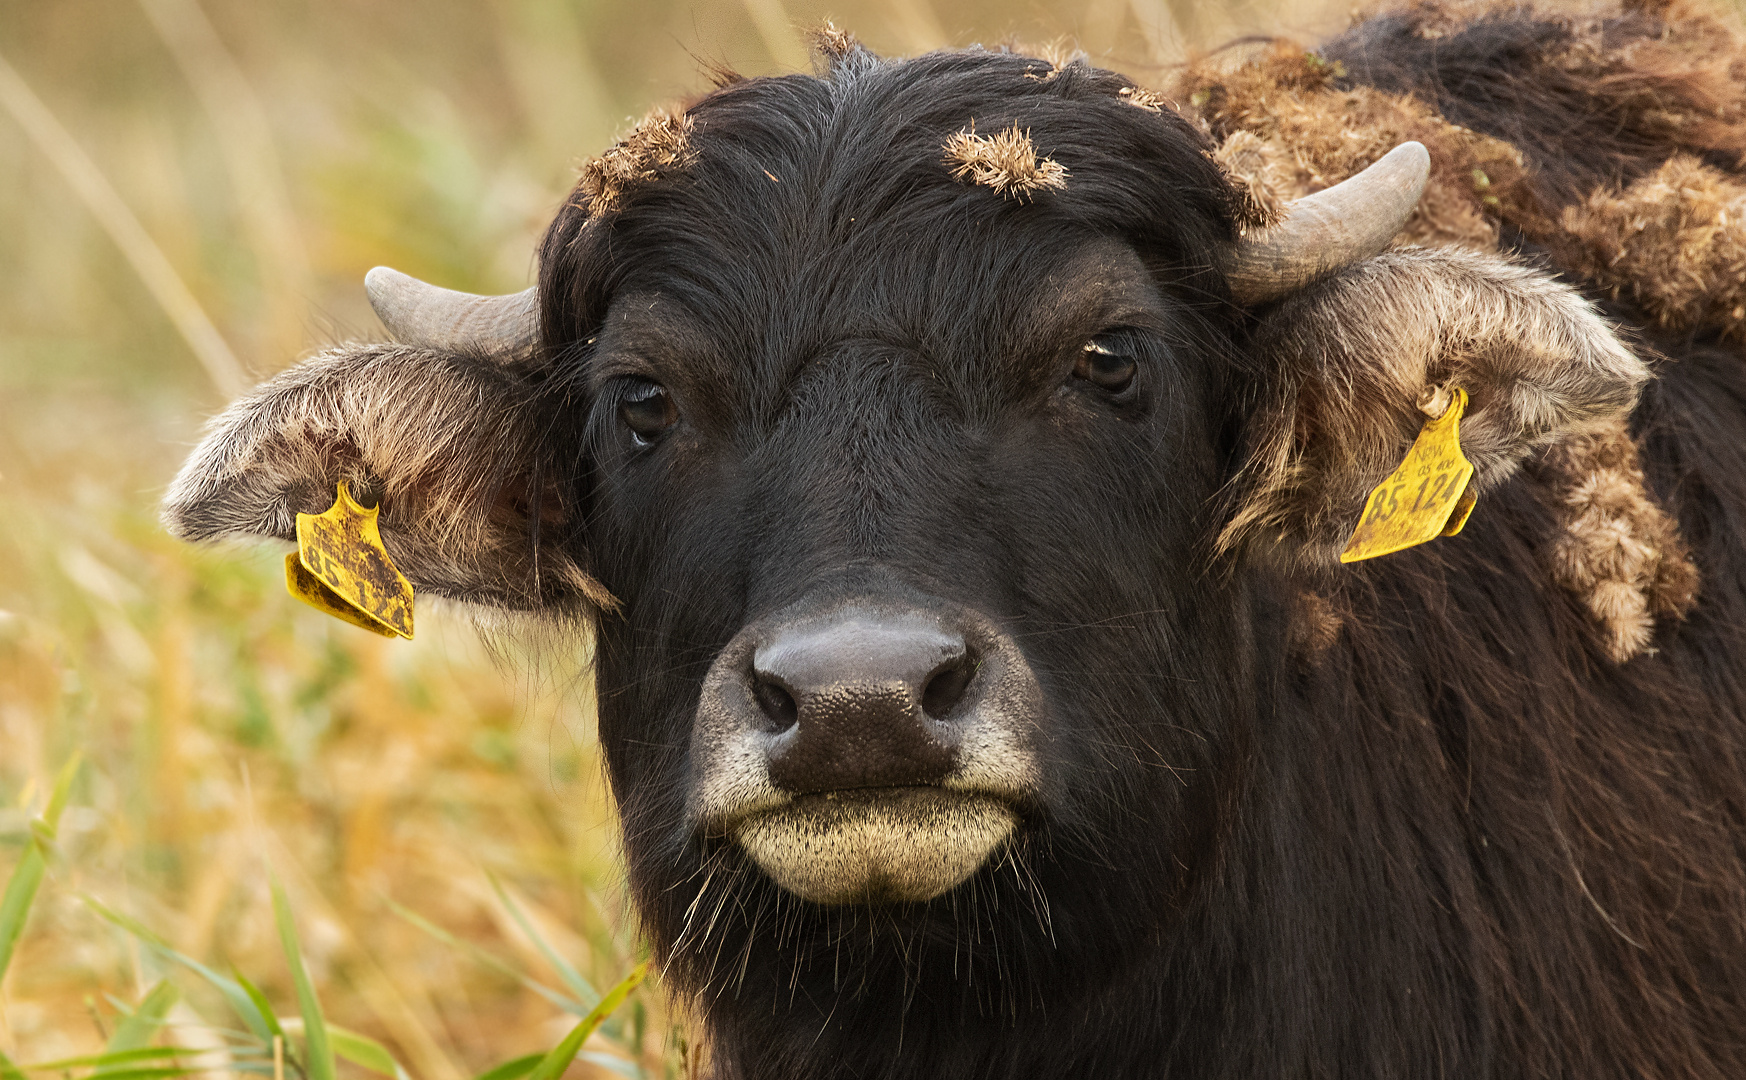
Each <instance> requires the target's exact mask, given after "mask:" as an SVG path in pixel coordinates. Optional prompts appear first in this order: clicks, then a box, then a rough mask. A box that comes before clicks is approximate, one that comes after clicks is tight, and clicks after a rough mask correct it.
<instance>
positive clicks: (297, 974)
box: [272, 878, 334, 1080]
mask: <svg viewBox="0 0 1746 1080" xmlns="http://www.w3.org/2000/svg"><path fill="white" fill-rule="evenodd" d="M272 890H273V921H274V922H276V923H278V924H279V944H280V946H281V947H282V948H283V949H284V950H285V962H286V963H287V964H289V965H290V967H291V982H292V983H293V984H294V985H295V986H296V987H297V1009H298V1011H299V1012H301V1013H302V1014H303V1045H304V1051H305V1052H304V1055H303V1056H304V1063H303V1067H304V1071H305V1073H306V1074H307V1075H308V1078H309V1080H334V1063H333V1044H332V1042H331V1041H330V1040H329V1038H328V1034H327V1021H326V1019H325V1018H324V1017H323V1016H322V1015H321V1002H320V1001H319V1000H317V998H316V996H315V986H314V985H313V984H311V983H310V981H309V972H308V971H306V970H304V967H303V946H302V944H301V943H300V942H298V940H297V923H296V921H295V920H294V919H292V917H291V903H290V901H288V900H286V899H285V889H284V887H283V886H282V885H280V884H279V879H278V878H274V879H273V881H272Z"/></svg>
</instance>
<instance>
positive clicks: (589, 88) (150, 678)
mask: <svg viewBox="0 0 1746 1080" xmlns="http://www.w3.org/2000/svg"><path fill="white" fill-rule="evenodd" d="M827 17H828V18H831V19H834V20H835V22H836V23H837V25H839V26H841V27H844V28H847V29H851V30H853V31H854V32H855V33H856V34H857V35H858V36H860V37H861V39H862V40H863V41H865V42H867V43H868V44H869V45H871V46H872V47H873V48H875V49H876V50H877V51H880V52H883V53H887V54H894V55H904V54H912V53H916V52H920V51H925V50H927V49H930V48H935V47H939V46H942V45H967V44H971V43H975V42H986V43H991V44H992V43H996V42H1000V41H1006V40H1012V39H1017V40H1022V41H1029V42H1051V41H1056V40H1058V39H1067V40H1069V41H1070V42H1071V43H1073V44H1077V45H1078V46H1079V47H1080V48H1083V49H1084V50H1085V51H1086V52H1088V53H1089V54H1090V56H1091V58H1092V59H1093V61H1094V62H1097V63H1099V64H1102V65H1104V66H1109V67H1115V68H1118V69H1121V70H1124V71H1126V72H1128V73H1129V74H1131V75H1133V76H1135V77H1136V78H1137V79H1139V80H1140V81H1141V82H1146V81H1150V80H1151V79H1154V78H1156V77H1157V75H1158V73H1159V72H1160V70H1161V69H1162V68H1163V66H1165V65H1168V64H1170V63H1172V62H1175V61H1176V60H1178V59H1180V58H1181V57H1182V56H1183V55H1184V54H1185V53H1186V52H1187V51H1189V50H1192V49H1195V48H1199V47H1205V46H1208V45H1212V44H1216V43H1219V42H1222V41H1225V40H1228V39H1229V38H1231V37H1233V36H1235V35H1238V34H1245V33H1252V32H1283V33H1287V34H1290V35H1293V36H1297V37H1300V38H1303V39H1306V40H1313V39H1315V38H1316V37H1318V36H1320V35H1321V34H1323V33H1325V32H1326V31H1327V30H1330V29H1334V28H1337V27H1338V26H1339V25H1340V23H1341V22H1342V21H1343V19H1344V17H1345V12H1344V6H1343V5H1336V4H1332V3H1327V2H1325V0H1319V2H1317V3H1313V4H1295V5H1282V4H1280V3H1278V2H1276V0H1235V2H1233V3H1231V4H1229V5H1225V6H1211V5H1206V4H1192V3H1189V2H1188V0H1033V2H1028V3H1010V2H995V0H963V2H957V3H951V4H947V3H944V2H930V0H882V2H867V0H845V2H839V3H833V4H827V3H825V2H823V0H684V2H680V0H642V2H634V3H608V2H604V0H570V2H561V0H430V2H420V3H406V2H403V0H401V2H395V0H349V2H346V0H270V2H269V0H8V2H6V3H4V4H0V881H4V880H5V879H6V878H7V877H8V876H9V875H11V874H12V873H13V871H14V870H15V868H17V867H18V866H20V865H21V864H22V861H23V860H24V858H25V853H26V851H27V845H28V843H29V840H30V836H31V829H30V822H31V819H32V817H33V816H34V815H36V814H38V813H39V812H40V811H41V810H42V808H43V806H44V803H45V800H46V799H47V798H48V792H49V789H50V787H51V785H52V779H53V777H54V775H55V774H56V772H57V771H58V769H59V768H60V766H61V764H62V763H63V762H65V761H66V760H67V759H68V758H69V757H70V756H71V755H72V754H74V753H75V752H78V753H82V755H83V757H84V762H85V763H84V765H83V767H82V769H81V770H80V772H79V774H78V777H77V779H76V781H75V783H74V786H73V788H72V794H71V799H70V802H69V808H68V809H67V811H66V813H65V815H64V817H63V818H62V820H61V827H60V831H59V837H58V840H57V842H56V843H55V845H54V848H53V852H54V854H53V857H52V858H51V860H50V863H49V870H48V876H47V880H46V882H45V884H44V885H43V887H42V889H41V892H40V895H39V896H38V897H37V900H36V903H35V905H34V910H33V911H32V913H31V917H30V921H29V923H28V925H27V927H26V929H25V930H24V933H23V937H22V939H21V941H20V944H19V947H18V951H17V953H16V955H15V956H14V958H13V960H12V963H11V964H10V967H9V969H8V970H6V974H5V978H4V981H3V982H0V1053H3V1054H4V1055H6V1057H7V1058H9V1059H10V1060H11V1061H14V1062H17V1063H19V1064H21V1065H28V1064H32V1063H42V1062H47V1061H50V1060H51V1059H56V1058H65V1057H68V1056H71V1055H75V1054H81V1053H90V1052H93V1051H95V1050H97V1049H99V1048H101V1047H102V1046H103V1045H104V1044H105V1043H106V1042H110V1041H111V1040H112V1039H113V1038H114V1037H115V1034H116V1028H117V1024H118V1023H120V1022H121V1021H122V1020H123V1019H124V1017H125V1015H126V1013H127V1011H128V1010H129V1009H131V1008H132V1007H133V1006H132V1003H133V1002H136V1001H138V1000H139V999H140V997H141V995H142V994H144V993H145V992H146V990H147V988H148V987H150V986H151V985H152V984H154V983H155V982H156V981H157V980H158V979H159V978H160V977H163V976H165V975H171V976H172V977H173V981H174V982H175V983H176V984H177V985H178V986H179V987H181V989H182V991H183V993H184V995H185V996H184V998H183V1000H182V1001H181V1002H179V1003H178V1004H177V1005H176V1006H175V1007H174V1009H172V1010H171V1011H170V1013H169V1019H170V1021H171V1023H172V1028H171V1031H170V1034H169V1035H168V1036H167V1037H168V1038H170V1039H171V1041H173V1042H175V1043H176V1044H177V1045H183V1046H188V1045H206V1044H211V1043H213V1042H214V1041H215V1040H221V1039H222V1038H223V1032H222V1030H220V1029H221V1027H222V1024H223V1023H225V1022H226V1021H225V1020H224V1019H223V1017H224V1008H223V1004H222V1002H221V1001H220V1000H219V996H218V995H217V993H216V992H215V991H214V990H213V988H212V986H211V985H210V984H209V983H206V982H203V981H202V980H201V979H200V978H197V977H193V976H192V974H191V973H190V972H189V971H188V970H185V969H183V970H177V968H178V965H176V964H174V963H171V962H170V961H168V960H167V959H166V956H167V954H166V953H165V952H164V951H163V950H162V949H156V948H151V947H147V946H145V945H142V943H141V940H140V939H139V937H137V936H136V935H133V934H130V933H128V932H126V931H125V930H124V929H122V928H120V927H118V926H117V925H116V924H115V923H114V922H113V921H110V920H106V919H105V918H103V917H102V916H101V915H100V913H99V911H98V909H97V907H96V906H94V903H93V902H95V903H96V904H101V905H104V906H106V907H107V908H108V909H112V910H113V911H115V912H118V913H121V914H122V915H125V916H126V917H128V918H131V919H134V920H137V921H138V922H139V923H140V924H143V925H144V926H145V927H149V928H150V929H151V930H152V931H153V932H155V933H156V934H158V935H161V936H162V938H163V939H164V940H165V942H166V944H167V946H173V947H174V948H175V949H177V950H180V951H181V952H182V953H184V954H186V955H188V956H190V957H192V958H195V959H198V960H201V961H204V962H205V963H207V964H210V965H211V966H212V967H213V968H214V969H215V970H216V971H218V972H221V973H229V972H231V971H232V970H233V969H234V970H235V971H236V972H240V973H242V974H243V975H245V976H247V977H248V978H249V979H251V980H253V981H254V982H255V983H258V984H259V985H260V986H261V988H262V989H263V991H264V993H265V996H266V997H267V998H268V999H269V1000H270V1001H271V1002H272V1003H273V1005H274V1006H275V1007H276V1008H277V1009H278V1010H280V1011H281V1013H282V1014H284V1015H289V1016H295V1015H296V1011H297V1010H296V1005H295V1002H294V1000H293V998H294V995H293V985H292V980H291V976H290V974H289V972H288V969H287V963H286V958H285V954H284V952H283V951H282V950H281V943H280V941H279V939H278V937H277V936H276V931H275V923H274V919H273V914H272V905H271V900H270V897H269V888H268V880H269V868H271V870H272V871H274V872H276V874H277V876H278V878H279V879H281V880H283V882H284V883H285V888H286V890H287V893H288V896H289V898H290V901H291V905H290V906H291V908H292V909H293V910H294V911H295V912H296V922H297V926H298V929H299V932H300V935H301V947H302V950H303V953H304V955H305V957H306V959H307V960H308V963H309V966H310V973H311V975H312V978H313V981H314V984H315V987H316V989H317V991H318V993H319V996H320V999H321V1002H322V1005H323V1007H324V1009H325V1011H326V1013H327V1016H328V1017H329V1018H330V1019H331V1020H333V1021H335V1022H337V1023H339V1024H342V1025H344V1026H346V1027H348V1028H351V1029H353V1030H354V1031H356V1032H359V1033H362V1034H365V1035H368V1036H371V1037H373V1038H375V1039H378V1040H380V1041H381V1042H382V1043H383V1044H384V1045H385V1046H386V1047H387V1048H388V1050H389V1051H390V1052H391V1053H392V1054H393V1056H394V1057H395V1059H396V1060H397V1061H398V1062H399V1063H400V1064H401V1065H402V1066H404V1067H405V1069H406V1070H407V1071H408V1072H409V1073H410V1074H411V1075H412V1076H416V1077H419V1078H421V1080H462V1078H465V1077H468V1076H473V1075H475V1074H478V1073H480V1072H481V1071H482V1070H485V1069H487V1068H489V1067H491V1066H493V1065H496V1064H498V1063H499V1062H502V1061H505V1060H506V1059H510V1058H513V1057H516V1056H517V1055H524V1054H530V1053H538V1052H540V1051H543V1050H546V1049H548V1048H550V1047H551V1046H553V1045H554V1044H555V1043H557V1042H558V1040H559V1039H560V1038H562V1037H563V1035H564V1033H565V1032H566V1031H568V1030H569V1029H570V1028H571V1026H572V1025H573V1024H574V1023H575V1017H574V1016H570V1015H568V1014H566V1012H565V1011H564V1008H563V1007H562V1006H561V1004H560V1003H559V1001H558V1000H557V999H558V998H561V997H564V996H565V995H568V997H569V998H571V999H585V998H586V997H587V994H586V993H585V992H583V991H581V990H576V986H577V983H578V982H579V981H580V982H584V983H587V984H590V985H591V986H592V987H594V988H600V989H604V988H606V987H609V986H611V985H612V984H614V983H615V982H617V981H618V980H619V979H620V978H621V977H622V976H623V975H624V974H625V973H626V972H627V971H628V970H629V969H630V968H631V967H632V966H633V965H634V964H635V963H636V962H637V960H638V959H639V958H640V954H639V945H638V942H637V939H636V931H635V927H634V924H633V923H632V921H631V920H630V919H629V917H628V915H627V912H626V910H625V904H624V899H623V896H622V893H621V891H620V886H619V882H620V869H619V865H618V862H617V860H618V853H617V848H616V836H615V826H614V824H613V821H612V816H611V806H610V801H609V799H608V797H607V794H606V791H605V785H604V782H603V780H602V776H601V769H600V760H599V754H598V752H597V749H596V746H595V743H594V741H593V710H592V700H591V686H590V684H589V683H588V681H587V680H586V678H584V677H582V676H581V675H580V674H579V672H580V671H581V669H582V668H583V666H584V662H585V659H586V656H585V643H577V642H568V643H564V642H550V641H548V642H539V641H531V642H530V641H529V640H527V639H526V638H525V637H522V636H519V635H509V636H508V637H507V638H505V641H507V642H508V643H507V644H500V645H498V646H496V647H495V652H494V650H493V649H492V648H488V647H487V646H486V645H485V644H483V643H482V642H481V639H480V636H479V634H478V633H477V632H476V631H475V629H474V628H473V626H472V625H471V623H470V621H469V619H468V617H467V615H466V613H465V612H462V611H458V610H455V609H452V608H451V609H444V608H442V607H441V606H438V605H423V606H422V607H421V610H420V612H419V627H420V630H419V636H418V640H417V641H416V642H412V643H404V642H388V641H384V640H382V639H378V638H375V637H372V636H370V635H368V634H366V633H364V632H362V631H359V630H355V629H352V628H350V627H348V626H345V625H343V624H341V623H339V622H336V621H334V620H332V619H328V618H325V617H323V616H322V615H320V614H318V613H316V612H315V611H313V610H310V609H308V608H304V607H302V606H301V605H299V604H298V603H297V602H295V601H294V600H292V599H291V598H289V597H288V596H287V595H286V594H285V591H284V588H283V584H282V569H281V562H280V560H281V555H280V554H278V553H276V552H273V551H267V550H254V549H232V550H221V551H200V550H194V549H191V548H188V547H185V546H182V545H179V544H177V543H175V542H173V541H171V540H170V539H169V538H168V537H166V536H164V535H163V533H162V532H161V530H160V529H159V528H158V526H157V524H156V521H155V506H156V501H157V499H158V497H159V495H160V493H161V491H162V489H163V487H164V485H165V484H166V483H167V482H168V480H169V478H170V476H171V475H172V474H173V473H174V471H175V469H176V467H177V465H178V464H179V463H180V460H181V458H182V457H183V455H184V454H186V452H187V451H188V449H189V448H190V447H191V445H192V443H193V441H194V440H195V439H196V438H197V435H198V432H199V428H200V425H201V423H202V421H203V420H204V418H205V417H206V416H208V415H210V414H211V413H212V412H213V411H215V410H216V409H217V408H218V407H220V406H221V405H222V404H223V403H224V402H225V401H226V400H227V399H228V398H229V397H230V396H231V395H232V394H233V393H234V392H235V391H237V390H238V389H240V388H241V387H243V386H246V385H248V384H249V383H252V382H253V381H255V380H257V379H259V378H261V377H264V376H266V375H268V374H271V373H272V372H274V371H276V370H278V369H280V368H282V367H284V366H285V365H287V364H289V363H291V362H293V361H294V360H295V359H296V358H297V357H298V356H299V355H302V354H305V353H307V352H309V351H310V350H312V349H315V348H319V347H321V346H323V345H326V344H329V343H332V342H335V341H339V340H344V339H348V338H354V337H373V336H374V337H380V336H382V330H381V328H380V326H379V325H378V324H377V323H376V321H375V319H374V317H373V316H372V315H371V314H370V311H369V308H368V305H367V303H366V301H365V298H364V293H363V289H362V279H363V275H364V272H365V271H366V270H367V269H369V268H370V267H371V266H373V265H376V264H378V263H385V264H389V265H392V266H395V267H398V268H400V269H402V270H405V271H407V272H409V273H412V274H415V275H417V276H420V277H423V278H425V279H427V280H430V281H433V282H436V283H439V284H443V285H447V286H451V287H455V288H462V289H469V290H474V291H482V292H506V291H511V290H515V289H520V288H522V287H524V286H525V285H526V284H527V283H528V282H529V281H530V280H531V274H532V270H533V263H532V252H533V249H534V244H535V241H536V238H537V236H538V234H539V232H540V230H541V228H542V227H543V225H544V223H545V222H546V221H547V219H548V218H549V217H550V216H551V214H552V213H553V211H554V210H555V208H556V207H557V206H558V205H559V203H560V201H561V200H562V198H563V196H564V194H565V193H566V192H567V191H568V190H569V188H570V186H571V184H572V183H573V181H574V178H575V170H576V167H577V165H578V164H579V163H580V162H581V161H582V160H583V159H584V158H585V157H587V156H589V155H591V154H594V153H597V152H599V151H600V150H602V149H604V148H605V147H606V146H607V145H609V144H610V142H611V141H612V138H613V136H614V134H615V133H616V132H618V131H621V130H623V129H624V128H625V127H627V126H628V124H629V123H630V122H631V120H632V118H634V117H637V116H640V115H641V114H642V113H643V112H644V111H645V110H646V109H647V108H648V107H649V106H650V105H652V104H655V103H658V102H662V101H666V100H669V99H672V98H676V97H680V96H683V95H685V94H687V93H690V92H693V91H696V90H698V89H700V88H702V87H704V86H705V85H707V84H706V81H705V79H704V78H703V76H702V75H701V74H700V70H701V68H702V66H703V65H705V64H726V65H729V66H731V67H733V68H735V69H737V70H739V71H741V72H744V73H746V74H751V75H756V74H767V73H779V72H785V71H792V70H797V69H802V68H804V67H805V66H806V64H807V54H806V47H805V44H804V38H803V36H802V34H801V33H799V32H798V30H797V28H799V27H806V26H810V25H816V24H818V23H820V22H822V21H823V20H824V19H826V18H827ZM536 660H537V661H538V662H535V661H536ZM421 920H422V922H421ZM591 1003H592V1002H591V1001H584V1004H591ZM572 1004H574V1002H573V1001H572ZM572 1011H575V1010H574V1009H572ZM202 1040H204V1042H202ZM147 1064H152V1063H151V1062H147ZM159 1064H162V1063H161V1062H160V1063H159ZM233 1064H234V1063H233ZM693 1066H695V1061H694V1060H690V1059H688V1058H687V1055H686V1052H685V1037H684V1023H683V1018H681V1017H678V1016H675V1015H673V1014H671V1013H670V1011H669V1008H668V1003H667V1002H666V999H665V997H664V995H663V994H662V992H661V990H660V988H659V985H658V980H655V981H652V982H651V983H650V984H648V985H646V986H645V987H644V988H643V989H641V990H639V991H637V992H636V994H635V995H634V996H633V997H632V999H631V1001H630V1003H629V1004H628V1005H627V1006H626V1007H625V1008H624V1009H621V1010H620V1012H619V1014H618V1015H617V1017H616V1018H615V1019H614V1020H613V1021H612V1022H610V1023H609V1024H608V1025H607V1026H606V1027H604V1028H602V1029H601V1030H600V1031H599V1032H597V1033H596V1034H595V1035H594V1036H593V1037H592V1038H591V1039H590V1041H589V1043H588V1045H587V1048H586V1052H585V1055H584V1057H583V1058H582V1059H580V1060H579V1061H578V1063H577V1064H576V1065H574V1066H572V1069H571V1075H583V1074H591V1073H590V1070H592V1071H594V1072H598V1073H600V1074H602V1075H613V1074H623V1075H630V1076H637V1075H648V1076H664V1075H677V1074H683V1073H684V1072H686V1071H688V1069H690V1068H691V1067H693ZM247 1068H250V1066H245V1065H242V1064H234V1068H233V1069H232V1070H231V1071H237V1072H241V1071H246V1070H247ZM252 1068H254V1069H256V1071H261V1070H262V1069H266V1067H265V1066H260V1065H256V1066H252ZM352 1068H353V1067H352V1066H342V1071H345V1070H348V1069H352ZM0 1071H3V1070H0ZM62 1071H64V1070H62ZM219 1071H220V1073H221V1074H223V1073H224V1072H225V1070H224V1069H220V1070H219ZM266 1071H267V1072H268V1073H269V1074H270V1069H266ZM37 1075H42V1074H37ZM360 1075H361V1074H360Z"/></svg>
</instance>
